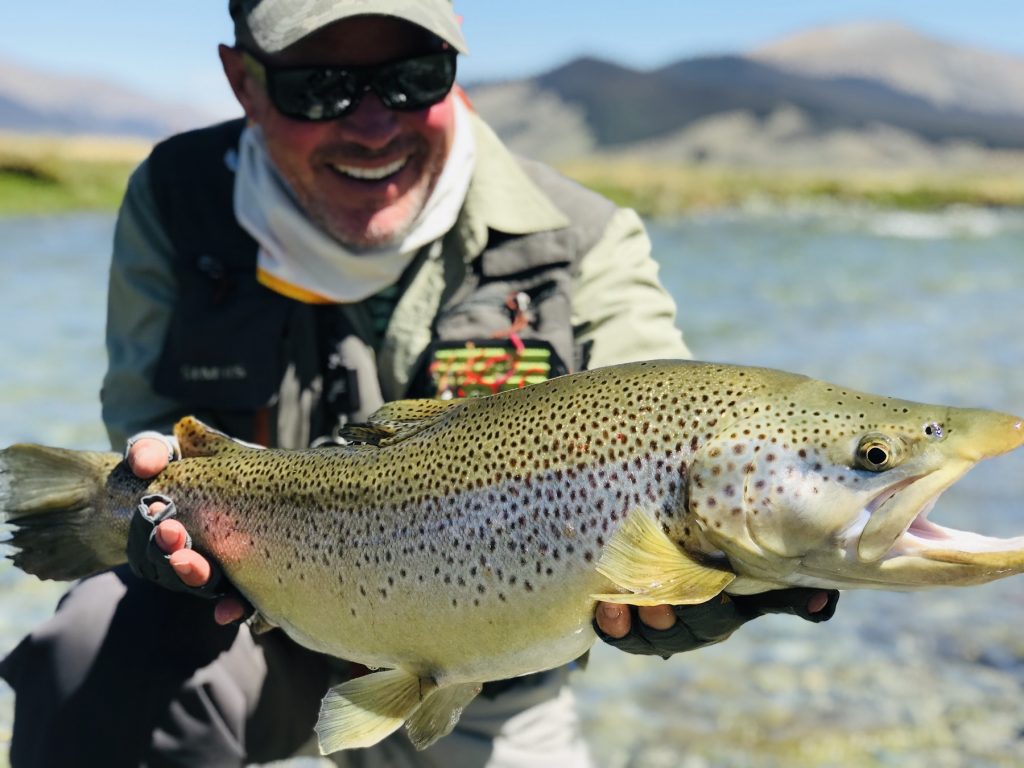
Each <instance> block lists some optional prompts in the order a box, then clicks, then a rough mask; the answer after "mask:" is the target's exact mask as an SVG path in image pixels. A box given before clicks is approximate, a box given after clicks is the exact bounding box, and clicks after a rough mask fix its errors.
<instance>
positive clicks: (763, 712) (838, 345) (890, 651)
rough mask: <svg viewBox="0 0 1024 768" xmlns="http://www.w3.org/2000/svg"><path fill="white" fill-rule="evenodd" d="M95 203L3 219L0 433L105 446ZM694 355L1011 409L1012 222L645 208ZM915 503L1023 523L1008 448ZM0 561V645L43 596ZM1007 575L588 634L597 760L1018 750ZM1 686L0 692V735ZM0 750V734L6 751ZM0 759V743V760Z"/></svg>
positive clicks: (1022, 652)
mask: <svg viewBox="0 0 1024 768" xmlns="http://www.w3.org/2000/svg"><path fill="white" fill-rule="evenodd" d="M112 228H113V220H112V217H111V216H109V215H73V216H61V217H42V218H14V219H6V220H3V219H0V328H2V331H0V360H2V361H3V363H2V364H0V445H6V444H9V443H11V442H15V441H22V440H30V441H35V442H43V443H50V444H57V445H64V446H68V447H77V448H104V447H106V440H105V435H104V431H103V428H102V425H101V424H100V420H99V406H98V391H99V386H100V380H101V376H102V371H103V366H104V352H103V346H102V326H103V314H104V304H105V293H106V264H107V259H108V253H109V242H110V237H111V233H112ZM650 231H651V237H652V241H653V243H654V248H655V253H656V254H657V256H658V258H659V260H660V261H661V262H662V278H663V280H664V282H665V284H666V285H667V286H668V288H669V290H670V291H671V292H672V294H673V295H674V296H675V298H676V300H677V302H678V304H679V309H680V323H681V325H682V327H683V328H684V331H685V333H686V338H687V341H688V342H689V344H690V346H691V348H692V350H693V352H694V354H695V356H696V357H699V358H703V359H714V360H720V361H725V362H736V363H747V364H756V365H767V366H771V367H777V368H785V369H789V370H794V371H799V372H802V373H807V374H809V375H812V376H816V377H819V378H825V379H829V380H832V381H835V382H838V383H842V384H844V385H846V386H849V387H852V388H856V389H861V390H868V391H874V392H879V393H884V394H888V395H893V396H898V397H905V398H908V399H913V400H924V401H934V402H947V403H949V404H956V405H965V406H984V407H991V408H996V409H999V410H1006V411H1011V412H1017V413H1020V412H1022V411H1024V333H1022V331H1024V308H1022V296H1024V253H1022V249H1021V242H1022V237H1024V215H1022V214H1020V213H1012V212H992V211H982V210H973V209H964V210H955V211H951V212H948V213H945V214H911V213H882V212H875V211H871V210H867V209H864V210H860V209H850V208H831V207H816V208H806V209H799V210H793V209H791V210H786V211H779V210H757V209H750V210H744V211H742V212H730V213H718V214H713V215H705V216H695V217H687V218H683V219H678V220H673V221H663V222H662V221H658V222H651V223H650ZM1020 453H1021V454H1022V455H1015V456H1009V457H1003V458H1001V459H998V460H996V461H992V462H989V463H988V464H983V465H981V466H979V467H978V468H976V469H975V470H974V471H972V473H971V474H969V475H968V476H967V477H966V478H965V479H964V480H962V481H961V482H960V483H959V484H957V485H956V486H954V487H953V488H952V489H951V490H950V491H948V492H947V493H946V494H945V495H944V496H943V498H942V500H941V501H940V503H939V505H938V506H937V508H936V511H935V513H934V515H933V517H934V518H935V519H936V520H938V521H939V522H943V523H946V524H951V525H954V526H956V527H965V528H975V529H978V530H981V531H983V532H985V533H989V534H995V535H1003V536H1007V535H1016V534H1019V533H1024V504H1022V503H1021V502H1020V490H1021V488H1024V452H1020ZM61 591H62V588H61V587H60V586H58V585H53V584H43V583H40V582H38V581H36V580H35V579H32V578H29V577H25V576H23V575H21V574H20V573H18V572H16V571H15V570H14V569H13V568H12V567H11V566H10V565H9V563H7V562H6V561H5V562H3V563H2V564H0V652H6V651H7V650H8V649H10V648H11V647H13V645H14V644H15V643H16V642H17V640H18V638H19V637H20V636H21V635H22V634H23V633H24V632H25V631H26V630H27V629H28V628H29V627H31V626H32V625H33V624H35V623H36V622H38V621H39V620H40V619H41V618H43V617H44V616H46V615H48V614H49V613H50V612H51V611H52V609H53V605H54V603H55V601H56V599H57V598H58V596H59V594H60V593H61ZM1022 619H1024V591H1022V590H1021V582H1020V580H1019V578H1018V579H1016V580H1015V579H1010V580H1008V581H1004V582H1000V583H997V584H991V585H986V586H983V587H977V588H972V589H971V590H964V591H956V590H939V591H935V592H928V593H917V594H897V593H884V592H863V591H862V592H848V593H846V594H844V596H843V598H842V600H841V602H840V607H839V611H838V613H837V615H836V617H835V618H834V619H833V620H832V621H831V622H829V623H827V624H823V625H811V624H807V623H805V622H801V621H799V620H798V619H793V618H790V617H778V616H771V617H766V618H763V619H759V620H757V621H755V622H753V623H751V624H749V625H748V626H746V627H744V628H743V629H741V630H740V631H739V632H737V633H736V635H734V637H733V638H731V639H730V640H729V641H728V642H727V643H724V644H722V645H720V646H717V647H714V648H709V649H705V650H702V651H700V652H697V653H691V654H686V655H682V656H677V657H675V658H673V659H671V660H670V661H667V662H665V661H661V660H659V659H648V658H639V657H629V656H626V655H625V654H619V653H617V652H614V651H612V650H611V649H608V648H606V647H598V648H596V649H595V652H594V653H593V655H592V659H591V662H590V665H589V668H588V669H587V671H586V672H583V673H580V674H579V675H577V677H576V679H575V683H574V684H575V686H576V690H577V693H578V695H579V697H580V701H581V708H582V712H583V716H584V724H585V728H586V731H587V734H588V736H589V738H590V740H591V741H592V743H593V745H594V752H595V755H597V757H598V762H599V764H600V765H602V766H608V767H609V768H612V767H615V768H618V767H619V766H652V767H662V766H664V767H667V766H685V768H701V767H702V766H770V767H772V768H774V767H775V766H888V765H899V766H922V767H924V766H928V768H935V767H942V766H950V767H954V766H1012V765H1024V635H1022V633H1021V627H1022ZM10 720H11V696H10V692H9V691H8V690H7V689H6V688H5V687H2V685H0V741H2V740H4V739H6V738H8V737H9V729H10ZM2 746H3V745H2V744H0V748H2ZM0 762H2V758H0Z"/></svg>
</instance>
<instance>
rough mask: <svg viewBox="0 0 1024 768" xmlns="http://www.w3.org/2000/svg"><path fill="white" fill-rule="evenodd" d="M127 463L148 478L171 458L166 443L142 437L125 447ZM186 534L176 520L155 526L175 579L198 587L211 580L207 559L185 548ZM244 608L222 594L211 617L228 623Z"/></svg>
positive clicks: (155, 509) (154, 509) (153, 508)
mask: <svg viewBox="0 0 1024 768" xmlns="http://www.w3.org/2000/svg"><path fill="white" fill-rule="evenodd" d="M126 460H127V462H128V466H129V467H131V470H132V472H134V473H135V474H136V475H137V476H138V477H141V478H143V479H149V478H151V477H155V476H156V475H159V474H160V473H161V472H163V471H164V470H165V469H166V468H167V464H168V462H169V461H170V456H169V455H168V450H167V444H166V443H165V442H164V441H162V440H160V439H158V438H150V437H144V438H141V439H139V440H137V441H135V442H134V443H132V445H131V447H130V448H129V449H128V455H127V457H126ZM165 507H166V505H165V504H164V503H163V502H161V501H156V502H153V503H152V504H150V506H149V510H150V512H151V513H153V514H158V513H159V512H161V511H162V510H163V509H164V508H165ZM187 540H188V535H187V533H186V532H185V526H183V525H182V524H181V523H179V522H178V521H177V520H164V521H163V522H162V523H160V524H159V525H157V527H156V543H157V546H158V547H160V549H162V550H163V551H164V552H166V553H167V554H169V555H170V558H169V560H168V562H169V563H170V565H171V568H172V569H174V572H175V573H176V574H177V576H178V578H179V579H181V580H182V582H183V583H185V584H186V585H187V586H190V587H201V586H203V585H204V584H206V582H208V581H209V580H210V573H211V568H210V562H209V561H208V560H207V559H206V558H205V557H203V556H202V555H201V554H199V553H198V552H196V551H195V550H193V549H187V548H186V546H185V542H186V541H187ZM245 614H246V609H245V606H244V605H243V604H242V601H240V600H239V599H238V598H235V597H224V598H221V599H220V600H218V601H217V603H216V604H215V605H214V608H213V618H214V621H216V622H217V623H218V624H230V623H232V622H234V621H239V620H241V619H242V618H244V617H245Z"/></svg>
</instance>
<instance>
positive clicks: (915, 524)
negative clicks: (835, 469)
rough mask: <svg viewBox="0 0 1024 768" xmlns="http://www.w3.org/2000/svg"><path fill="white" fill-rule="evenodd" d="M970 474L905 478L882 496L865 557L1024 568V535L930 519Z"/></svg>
mask: <svg viewBox="0 0 1024 768" xmlns="http://www.w3.org/2000/svg"><path fill="white" fill-rule="evenodd" d="M966 470H967V468H966V467H965V468H964V469H963V471H955V472H944V473H932V474H930V475H924V476H920V475H919V476H914V477H909V478H905V479H903V480H901V481H899V482H897V483H894V484H893V485H891V486H889V487H887V488H886V489H884V490H883V491H882V492H881V493H879V494H877V495H876V496H875V497H874V498H873V499H872V500H871V501H870V502H869V503H868V504H867V505H866V507H865V512H866V513H867V515H868V519H867V522H866V523H865V525H864V529H863V531H862V533H861V536H860V541H859V544H858V555H859V556H860V558H861V559H862V560H882V559H884V560H892V559H894V558H898V557H916V558H924V559H927V560H935V561H939V562H945V563H955V564H960V565H974V566H980V567H985V568H998V569H1020V568H1024V536H1017V537H1014V538H1009V539H1002V538H998V537H994V536H985V535H983V534H980V533H975V532H973V531H964V530H960V529H957V528H950V527H946V526H943V525H939V524H938V523H936V522H934V521H932V520H931V519H930V518H929V515H930V514H931V512H932V510H933V509H934V507H935V504H936V502H937V501H938V500H939V497H940V496H941V495H942V493H943V492H944V491H945V490H946V489H947V488H949V487H950V486H951V485H953V483H955V482H956V481H957V480H958V479H960V477H962V475H963V474H964V472H966Z"/></svg>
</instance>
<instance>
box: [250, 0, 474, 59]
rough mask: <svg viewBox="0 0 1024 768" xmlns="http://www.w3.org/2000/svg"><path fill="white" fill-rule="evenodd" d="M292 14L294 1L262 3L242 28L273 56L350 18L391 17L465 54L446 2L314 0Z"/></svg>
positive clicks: (451, 10)
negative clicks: (421, 30) (420, 29)
mask: <svg viewBox="0 0 1024 768" xmlns="http://www.w3.org/2000/svg"><path fill="white" fill-rule="evenodd" d="M304 5H305V6H306V8H305V11H304V12H303V13H302V14H301V15H299V14H297V13H296V12H295V0H263V2H261V3H259V4H258V5H257V6H256V7H255V8H254V9H253V10H252V12H251V13H250V14H249V16H248V18H247V19H246V26H247V27H248V28H249V32H250V33H251V34H252V37H253V40H254V41H255V42H256V44H257V45H258V46H259V47H260V49H261V50H263V51H266V52H267V53H276V52H277V51H280V50H283V49H284V48H287V47H288V46H289V45H292V44H294V43H297V42H298V41H299V40H301V39H302V38H304V37H305V36H306V35H309V34H312V33H313V32H316V31H317V30H318V29H322V28H323V27H326V26H327V25H328V24H333V23H334V22H336V21H341V20H342V19H347V18H351V17H353V16H370V15H372V16H393V17H395V18H398V19H402V20H403V21H408V22H410V23H411V24H415V25H416V26H418V27H422V28H423V29H425V30H427V31H428V32H432V33H433V34H435V35H437V36H438V37H440V38H441V39H442V40H444V41H445V42H447V43H448V44H449V45H451V46H452V47H453V48H454V49H455V50H457V51H458V52H459V53H469V48H468V46H467V45H466V40H465V38H464V37H463V36H462V29H461V28H460V26H459V20H458V18H457V17H456V15H455V11H454V10H453V9H452V5H451V2H450V0H375V1H374V2H373V3H367V2H366V0H314V1H313V2H307V3H305V4H304Z"/></svg>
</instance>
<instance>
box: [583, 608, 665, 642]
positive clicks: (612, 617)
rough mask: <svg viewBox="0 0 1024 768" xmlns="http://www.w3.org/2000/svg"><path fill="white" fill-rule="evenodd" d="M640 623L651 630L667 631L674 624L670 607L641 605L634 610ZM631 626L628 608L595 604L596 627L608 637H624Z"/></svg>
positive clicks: (631, 621)
mask: <svg viewBox="0 0 1024 768" xmlns="http://www.w3.org/2000/svg"><path fill="white" fill-rule="evenodd" d="M636 612H637V615H638V616H639V617H640V621H642V622H643V623H644V624H646V625H647V626H648V627H650V628H651V629H669V628H670V627H671V626H672V625H673V624H675V623H676V613H675V611H673V610H672V606H671V605H643V606H640V607H639V608H637V609H636ZM632 624H633V620H632V617H631V616H630V612H629V606H626V605H619V604H618V603H598V604H597V626H599V627H600V628H601V631H602V632H604V633H605V634H606V635H608V636H609V637H614V638H616V639H618V638H620V637H625V636H626V635H628V634H629V630H630V628H631V626H632Z"/></svg>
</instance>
